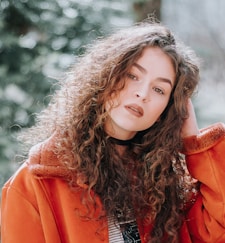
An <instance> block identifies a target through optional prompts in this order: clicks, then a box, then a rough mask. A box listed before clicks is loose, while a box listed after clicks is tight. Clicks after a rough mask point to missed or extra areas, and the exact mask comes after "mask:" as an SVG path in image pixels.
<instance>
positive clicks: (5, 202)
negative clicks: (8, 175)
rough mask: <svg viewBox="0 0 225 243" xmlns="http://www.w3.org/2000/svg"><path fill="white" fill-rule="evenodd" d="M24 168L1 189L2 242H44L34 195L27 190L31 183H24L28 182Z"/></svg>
mask: <svg viewBox="0 0 225 243" xmlns="http://www.w3.org/2000/svg"><path fill="white" fill-rule="evenodd" d="M26 170H27V169H26V167H25V168H22V169H21V170H20V171H19V172H18V173H17V175H16V177H13V178H12V179H11V180H9V181H8V182H7V183H6V185H5V186H4V187H3V189H2V203H1V217H2V220H1V221H2V225H1V239H2V242H4V243H7V242H10V243H17V242H24V243H28V242H34V243H41V242H45V239H44V234H43V230H42V227H41V219H40V215H39V213H38V211H37V207H36V206H35V197H33V195H32V193H30V192H28V188H32V183H31V184H30V185H29V187H27V185H26V183H29V180H28V177H29V176H28V175H27V173H26ZM25 178H26V179H25ZM28 194H29V195H30V197H27V196H26V195H28Z"/></svg>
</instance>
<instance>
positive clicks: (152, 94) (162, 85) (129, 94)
mask: <svg viewBox="0 0 225 243" xmlns="http://www.w3.org/2000/svg"><path fill="white" fill-rule="evenodd" d="M175 76H176V74H175V70H174V67H173V64H172V61H171V59H170V57H169V56H167V55H166V54H165V53H164V52H163V51H162V50H161V49H160V48H159V47H148V48H146V49H144V51H143V53H142V55H141V57H140V58H139V59H137V61H136V62H135V63H134V64H133V65H132V67H131V69H130V70H128V72H127V74H126V77H125V86H124V88H123V89H122V90H121V91H120V92H118V94H117V95H114V96H113V97H111V99H109V100H108V101H107V102H106V104H105V108H106V110H107V111H108V112H109V118H108V119H107V120H106V123H105V131H106V132H107V134H109V135H110V136H112V137H115V138H118V139H124V140H125V139H130V138H132V137H133V136H134V135H135V134H136V133H137V132H138V131H142V130H145V129H147V128H149V127H151V126H152V125H153V124H154V123H155V122H156V121H157V120H158V119H159V117H160V115H161V114H162V112H163V111H164V109H165V108H166V106H167V104H168V101H169V98H170V94H171V91H172V88H173V85H174V82H175Z"/></svg>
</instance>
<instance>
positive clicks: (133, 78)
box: [127, 73, 138, 81]
mask: <svg viewBox="0 0 225 243" xmlns="http://www.w3.org/2000/svg"><path fill="white" fill-rule="evenodd" d="M127 77H128V78H129V79H132V80H134V81H138V77H137V76H136V75H134V74H132V73H127Z"/></svg>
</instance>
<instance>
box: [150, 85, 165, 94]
mask: <svg viewBox="0 0 225 243" xmlns="http://www.w3.org/2000/svg"><path fill="white" fill-rule="evenodd" d="M153 89H154V90H155V91H156V92H157V93H159V94H160V95H164V91H163V90H162V89H160V88H158V87H156V88H153Z"/></svg>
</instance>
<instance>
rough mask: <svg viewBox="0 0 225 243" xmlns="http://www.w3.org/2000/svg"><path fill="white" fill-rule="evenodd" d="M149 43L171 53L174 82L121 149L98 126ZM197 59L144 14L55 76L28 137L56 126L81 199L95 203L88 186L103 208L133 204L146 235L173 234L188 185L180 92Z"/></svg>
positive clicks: (110, 210) (154, 238) (194, 76)
mask: <svg viewBox="0 0 225 243" xmlns="http://www.w3.org/2000/svg"><path fill="white" fill-rule="evenodd" d="M155 46H157V47H159V48H161V50H162V51H163V52H164V53H165V54H166V55H168V56H169V57H170V58H171V60H172V62H173V65H174V69H175V72H176V81H175V85H174V88H173V90H172V93H171V96H170V100H169V102H168V105H167V107H166V109H165V110H164V112H163V113H162V114H161V117H160V119H159V121H157V122H156V123H155V124H154V125H153V126H151V127H150V128H148V129H147V130H145V131H141V132H138V133H137V134H136V136H135V141H134V143H133V144H131V145H130V146H129V147H128V148H127V150H126V153H125V155H123V157H121V156H120V154H119V153H118V152H117V150H116V147H115V144H114V143H113V142H112V141H111V140H110V138H109V136H107V134H106V133H105V131H104V122H105V120H106V118H107V116H108V114H107V112H106V111H105V108H104V106H105V102H106V101H107V99H108V98H109V97H110V96H112V94H114V93H115V92H119V91H120V90H121V89H122V88H123V86H124V83H123V80H124V77H125V75H126V73H127V72H128V70H129V69H130V68H131V66H132V64H133V63H134V62H135V60H137V59H138V58H139V57H140V56H141V54H142V53H143V50H144V49H145V48H146V47H155ZM198 65H199V63H198V59H197V57H196V56H195V54H194V52H193V51H192V50H190V49H189V48H188V47H186V46H185V45H183V44H182V43H181V42H180V41H179V40H177V39H176V40H175V37H174V35H173V34H172V33H171V32H170V30H169V29H167V28H166V27H165V26H163V25H161V24H160V23H155V22H154V23H153V22H151V21H144V22H141V23H138V24H135V25H133V26H131V27H129V28H126V29H123V30H120V31H118V32H116V33H113V34H112V35H110V36H108V37H105V38H102V39H98V40H96V42H95V43H94V44H93V45H90V46H88V47H87V49H86V52H85V54H84V55H83V56H80V57H77V59H76V62H75V64H74V65H73V66H72V67H71V68H70V70H68V73H67V75H66V78H65V79H64V80H62V81H60V82H59V84H60V89H59V90H58V91H56V93H55V95H54V96H53V98H52V100H51V102H50V104H49V106H48V107H47V108H46V109H45V110H44V111H43V112H42V113H41V114H40V115H39V116H38V119H37V124H36V126H35V127H33V128H32V129H31V130H30V131H29V133H28V134H29V137H27V140H29V141H31V142H33V143H35V142H37V140H38V141H41V140H44V139H45V138H47V137H49V136H51V134H53V133H57V134H58V136H57V141H56V148H57V149H56V150H57V151H56V152H57V153H58V154H59V155H60V156H61V160H62V161H63V163H64V165H65V166H67V168H68V170H70V171H71V172H72V173H73V174H74V176H75V177H76V176H77V175H82V178H84V182H85V183H86V184H87V185H88V186H87V188H86V189H85V190H86V191H85V193H84V194H83V197H84V198H85V199H87V200H82V201H83V202H84V203H85V204H87V207H89V208H90V205H91V204H94V205H95V198H94V200H91V199H90V198H91V196H90V195H91V194H90V192H91V191H94V192H95V194H96V195H98V196H99V197H100V199H101V202H102V204H103V208H104V212H105V214H103V216H105V217H106V216H117V214H118V212H122V213H123V217H124V218H129V217H130V210H131V209H133V210H134V214H135V217H136V218H137V219H138V218H139V219H144V220H147V221H148V222H153V224H154V227H153V230H152V231H151V232H149V239H151V240H150V241H151V242H161V241H162V239H163V237H165V235H166V237H167V241H168V242H178V231H179V227H180V225H181V221H182V212H181V211H182V210H181V208H182V203H183V202H182V197H181V196H180V195H182V194H183V191H185V190H184V187H189V184H188V183H185V179H184V178H185V169H184V167H183V158H182V157H181V155H180V151H181V149H182V138H181V127H182V124H183V122H184V120H185V119H186V118H187V116H188V112H187V108H186V102H187V99H188V98H189V97H191V96H192V94H193V92H194V90H195V88H196V86H197V84H198V80H199V67H198ZM34 138H35V139H36V140H35V141H34V140H33V139H34ZM181 181H184V183H183V184H182V186H179V185H180V182H181ZM85 195H86V196H85ZM88 198H89V199H90V200H89V199H88ZM92 199H93V198H92ZM146 212H148V213H146Z"/></svg>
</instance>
